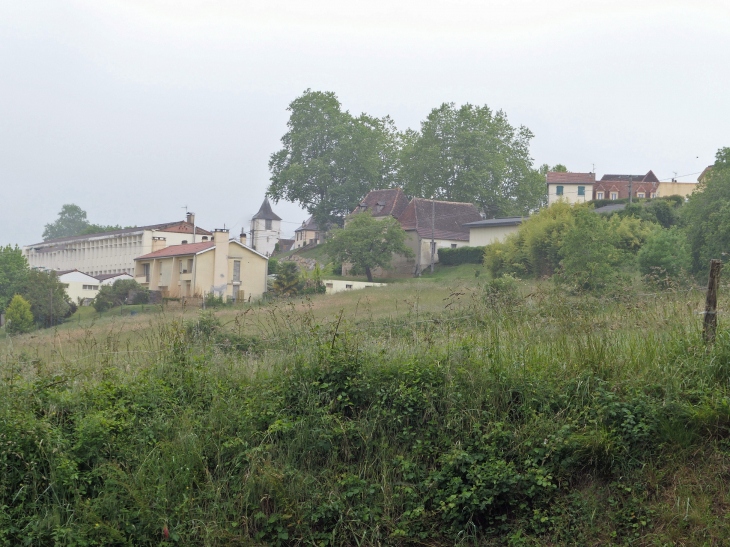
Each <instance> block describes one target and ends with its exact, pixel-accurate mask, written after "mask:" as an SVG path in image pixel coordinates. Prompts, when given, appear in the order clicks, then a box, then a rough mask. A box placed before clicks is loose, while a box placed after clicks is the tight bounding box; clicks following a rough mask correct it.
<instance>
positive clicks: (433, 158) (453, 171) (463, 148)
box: [402, 103, 546, 218]
mask: <svg viewBox="0 0 730 547" xmlns="http://www.w3.org/2000/svg"><path fill="white" fill-rule="evenodd" d="M532 137H533V135H532V133H531V132H530V130H529V129H527V128H526V127H524V126H521V127H519V128H515V127H513V126H511V125H510V124H509V122H508V120H507V115H506V114H505V113H504V112H502V111H501V110H500V111H497V112H493V111H492V110H491V109H490V108H489V107H487V106H475V105H471V104H465V105H463V106H461V107H459V108H457V107H456V106H455V105H454V104H453V103H444V104H442V105H441V106H440V107H439V108H434V109H433V110H432V111H431V113H430V114H429V115H428V117H427V118H426V120H425V121H423V122H422V123H421V131H420V133H418V134H417V135H415V136H412V138H410V139H409V140H408V142H407V144H406V146H405V147H404V149H403V152H402V155H403V158H404V159H403V162H402V164H403V170H402V178H403V180H404V181H405V188H404V190H405V191H406V193H407V194H409V195H413V196H419V197H425V198H430V197H433V196H435V197H436V198H437V199H444V200H447V201H463V202H468V203H475V204H477V205H478V206H479V207H480V208H481V209H482V211H484V212H485V213H486V214H487V216H488V217H490V218H493V217H503V216H511V215H527V214H529V212H530V211H532V210H534V209H536V208H538V207H539V206H540V205H542V204H544V203H545V200H546V192H545V179H544V177H543V176H542V175H541V174H540V173H539V172H538V171H536V170H535V169H533V166H532V158H531V157H530V153H529V145H530V140H531V139H532Z"/></svg>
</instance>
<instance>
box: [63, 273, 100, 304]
mask: <svg viewBox="0 0 730 547" xmlns="http://www.w3.org/2000/svg"><path fill="white" fill-rule="evenodd" d="M58 280H59V281H60V282H61V283H63V284H64V285H66V294H67V295H68V298H69V300H71V302H74V303H76V302H78V299H79V298H94V297H95V296H96V295H97V294H99V289H98V287H100V286H101V283H100V282H99V281H98V280H97V279H94V278H93V277H91V276H88V275H86V274H84V273H81V272H69V273H67V274H64V275H62V276H59V278H58ZM84 285H86V286H92V287H97V288H96V289H84Z"/></svg>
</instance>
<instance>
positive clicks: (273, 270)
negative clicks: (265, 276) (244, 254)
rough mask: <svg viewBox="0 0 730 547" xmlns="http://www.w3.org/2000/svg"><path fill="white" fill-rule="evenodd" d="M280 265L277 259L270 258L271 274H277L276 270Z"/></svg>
mask: <svg viewBox="0 0 730 547" xmlns="http://www.w3.org/2000/svg"><path fill="white" fill-rule="evenodd" d="M278 265H279V261H278V260H277V259H276V258H270V259H269V274H270V275H272V274H275V273H276V268H277V266H278Z"/></svg>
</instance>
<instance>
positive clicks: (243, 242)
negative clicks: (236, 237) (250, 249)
mask: <svg viewBox="0 0 730 547" xmlns="http://www.w3.org/2000/svg"><path fill="white" fill-rule="evenodd" d="M245 244H246V232H241V245H245Z"/></svg>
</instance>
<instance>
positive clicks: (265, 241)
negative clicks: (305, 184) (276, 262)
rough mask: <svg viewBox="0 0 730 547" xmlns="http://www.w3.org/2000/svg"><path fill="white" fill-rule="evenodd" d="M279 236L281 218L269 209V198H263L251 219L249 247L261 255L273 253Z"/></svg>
mask: <svg viewBox="0 0 730 547" xmlns="http://www.w3.org/2000/svg"><path fill="white" fill-rule="evenodd" d="M280 237H281V218H280V217H279V216H278V215H277V214H276V213H274V211H272V210H271V204H270V203H269V198H264V202H263V203H262V204H261V207H260V208H259V211H258V213H256V214H255V215H254V216H253V218H252V219H251V247H252V248H253V250H254V251H257V252H259V253H261V254H262V255H266V256H271V255H272V254H274V250H275V248H276V244H277V243H278V242H279V238H280Z"/></svg>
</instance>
